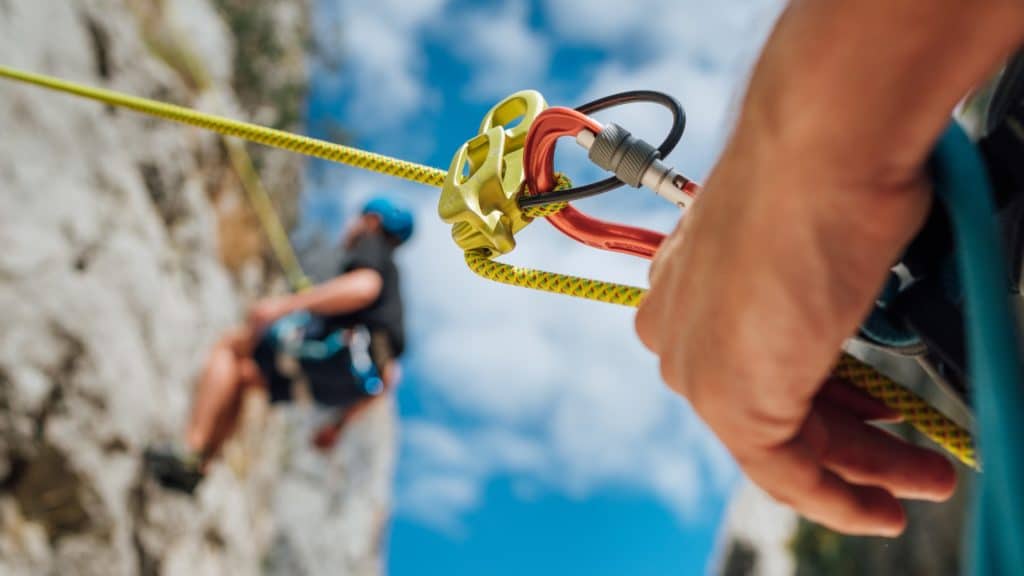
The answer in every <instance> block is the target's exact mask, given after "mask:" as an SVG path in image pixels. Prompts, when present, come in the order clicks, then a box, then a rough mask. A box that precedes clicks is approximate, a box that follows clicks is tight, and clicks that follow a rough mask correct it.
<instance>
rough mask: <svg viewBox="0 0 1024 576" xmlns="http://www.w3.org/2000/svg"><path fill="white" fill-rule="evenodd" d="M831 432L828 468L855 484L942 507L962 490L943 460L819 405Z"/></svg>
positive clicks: (826, 455) (823, 458)
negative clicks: (956, 492) (941, 503)
mask: <svg viewBox="0 0 1024 576" xmlns="http://www.w3.org/2000/svg"><path fill="white" fill-rule="evenodd" d="M817 410H819V411H820V413H821V414H822V416H823V419H824V421H825V422H826V426H827V427H828V442H827V446H826V448H825V450H824V452H823V454H822V456H821V461H822V463H823V464H824V465H825V467H827V468H829V469H830V470H832V471H834V472H835V473H837V474H838V475H839V476H841V477H842V478H844V479H845V480H847V481H849V482H853V483H856V484H864V485H873V486H879V487H881V488H884V489H886V490H887V491H889V492H890V493H892V494H894V495H895V496H897V497H899V498H913V499H916V500H931V501H935V502H942V501H945V500H947V499H949V497H950V496H951V495H952V494H953V491H954V490H955V489H956V471H955V470H954V469H953V465H952V464H950V463H949V461H948V460H946V459H945V458H944V457H943V456H941V455H939V454H937V453H935V452H933V451H931V450H928V449H925V448H922V447H920V446H914V445H913V444H910V443H909V442H906V441H904V440H903V439H901V438H898V437H896V436H893V435H892V434H889V433H888V432H886V431H884V430H880V429H878V428H876V427H874V426H871V425H869V424H866V423H864V422H862V421H860V420H858V419H857V418H855V417H854V416H853V415H851V414H849V413H847V412H845V411H844V410H842V409H841V408H837V407H834V406H829V405H827V403H822V402H819V403H818V405H817Z"/></svg>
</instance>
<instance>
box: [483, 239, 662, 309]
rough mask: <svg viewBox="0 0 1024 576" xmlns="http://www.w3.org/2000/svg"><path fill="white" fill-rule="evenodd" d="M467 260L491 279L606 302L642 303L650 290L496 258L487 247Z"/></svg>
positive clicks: (631, 304) (637, 304)
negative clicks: (515, 264) (546, 270)
mask: <svg viewBox="0 0 1024 576" xmlns="http://www.w3.org/2000/svg"><path fill="white" fill-rule="evenodd" d="M466 264H467V265H468V266H469V268H470V270H472V271H473V272H475V273H476V274H477V275H479V276H481V277H483V278H486V279H488V280H493V281H495V282H501V283H502V284H509V285H512V286H522V287H525V288H533V289H534V290H542V291H544V292H551V293H554V294H564V295H566V296H575V297H576V298H585V299H587V300H594V301H596V302H604V303H606V304H619V305H622V306H632V307H636V306H639V305H640V300H641V299H642V298H643V296H644V294H645V293H646V292H647V291H646V290H644V289H643V288H636V287H634V286H626V285H624V284H615V283H612V282H602V281H600V280H591V279H589V278H580V277H577V276H569V275H566V274H556V273H554V272H544V271H542V270H533V269H530V268H521V267H519V266H512V265H511V264H504V263H502V262H496V261H494V260H491V259H490V257H489V255H488V253H487V252H486V251H485V250H470V251H468V252H466Z"/></svg>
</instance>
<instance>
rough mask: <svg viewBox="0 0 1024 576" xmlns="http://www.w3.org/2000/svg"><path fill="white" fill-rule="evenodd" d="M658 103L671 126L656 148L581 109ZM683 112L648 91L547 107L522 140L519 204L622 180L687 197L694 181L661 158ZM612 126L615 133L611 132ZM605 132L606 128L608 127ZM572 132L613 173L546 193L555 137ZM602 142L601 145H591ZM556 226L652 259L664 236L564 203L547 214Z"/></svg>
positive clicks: (571, 196)
mask: <svg viewBox="0 0 1024 576" xmlns="http://www.w3.org/2000/svg"><path fill="white" fill-rule="evenodd" d="M635 101H647V102H656V103H659V104H662V105H664V106H665V107H666V108H668V109H669V110H670V111H671V112H672V115H673V120H674V121H673V128H672V130H671V131H670V132H669V135H668V137H666V139H665V142H663V143H662V145H661V146H659V147H658V148H654V147H652V146H650V145H648V144H646V143H645V142H643V141H640V140H637V139H636V138H633V137H632V136H630V135H629V133H628V132H627V131H625V130H623V129H621V128H618V127H616V126H615V125H609V126H608V128H605V127H604V126H602V125H601V124H600V123H598V122H597V121H595V120H593V119H592V118H590V117H589V116H588V115H587V114H586V113H584V112H583V111H590V112H592V111H597V110H601V109H605V108H610V107H613V106H618V105H620V104H624V103H627V102H635ZM684 127H685V114H684V113H683V110H682V107H681V106H680V105H679V104H678V103H677V102H676V101H675V100H674V99H673V98H671V97H669V96H667V95H664V94H661V93H658V92H649V91H640V92H629V93H624V94H618V95H613V96H609V97H607V98H603V99H601V100H597V101H595V102H592V103H589V104H585V105H584V106H581V107H580V108H578V109H576V110H571V109H568V108H558V107H555V108H549V109H548V110H545V111H544V112H543V113H541V114H540V115H538V117H537V119H536V120H534V123H533V127H532V128H531V129H530V134H529V136H528V137H527V141H526V159H525V172H526V173H525V178H526V185H527V188H526V189H527V191H528V195H526V196H524V197H523V198H522V199H520V201H519V204H520V206H521V207H527V206H534V205H539V204H545V203H548V202H560V201H567V200H575V199H579V198H585V197H588V196H592V195H595V194H600V193H603V192H607V191H609V190H612V189H615V188H617V187H619V186H622V185H623V184H626V183H628V184H631V185H633V186H635V187H636V186H639V185H641V184H644V185H647V186H648V187H651V188H654V189H655V190H656V191H658V190H659V188H665V189H667V190H670V192H661V195H663V196H667V197H669V199H670V200H672V201H673V202H674V203H676V204H684V203H685V202H688V201H689V199H690V198H692V197H693V196H694V195H695V194H696V192H697V185H696V184H695V183H693V182H692V181H690V180H689V179H687V178H685V177H683V176H682V175H681V174H678V173H677V172H675V171H674V170H672V169H670V168H668V167H666V166H664V165H663V164H662V163H661V162H660V160H659V159H660V158H661V157H664V156H665V155H667V154H668V153H669V152H671V151H672V149H673V148H674V147H675V145H676V144H677V143H678V141H679V139H680V137H681V136H682V133H683V129H684ZM613 130H614V133H613V132H612V131H613ZM606 131H607V132H606ZM564 136H572V137H574V138H576V139H577V141H578V142H580V143H581V144H582V145H584V146H585V147H588V148H590V152H591V153H590V157H591V159H594V160H597V161H598V162H597V163H598V164H599V165H601V166H602V167H605V168H610V169H612V170H613V171H614V172H616V176H613V177H611V178H608V179H606V180H603V181H601V182H598V183H595V184H592V185H589V186H584V187H581V188H576V189H572V190H567V191H562V192H557V193H553V194H552V193H550V191H551V189H552V187H553V186H554V151H555V145H556V144H557V142H558V140H559V139H560V138H562V137H564ZM602 137H603V138H604V140H607V142H605V141H600V145H599V146H594V144H595V143H598V142H599V139H601V138H602ZM548 221H549V222H551V224H552V225H553V226H555V228H557V229H558V230H559V231H561V232H562V233H563V234H566V235H567V236H569V237H570V238H573V239H574V240H576V241H578V242H581V243H583V244H586V245H588V246H592V247H595V248H599V249H602V250H610V251H613V252H620V253H623V254H629V255H632V256H638V257H641V258H648V259H649V258H653V257H654V254H655V253H656V252H657V250H658V247H659V246H660V245H661V242H662V241H663V240H664V238H665V236H664V234H661V233H658V232H653V231H651V230H646V229H643V228H637V227H633V226H626V225H623V224H616V223H614V222H608V221H604V220H599V219H597V218H593V217H590V216H587V215H586V214H584V213H582V212H580V211H579V210H576V209H575V208H573V207H572V206H568V207H566V208H565V209H563V210H561V211H560V212H558V213H556V214H554V215H551V216H549V217H548Z"/></svg>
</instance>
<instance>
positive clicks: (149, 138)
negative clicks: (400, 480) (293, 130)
mask: <svg viewBox="0 0 1024 576" xmlns="http://www.w3.org/2000/svg"><path fill="white" fill-rule="evenodd" d="M309 9H310V8H309V6H308V4H307V3H306V0H259V1H256V2H239V1H233V0H74V1H70V0H32V1H29V0H0V62H2V63H4V64H6V65H11V66H15V67H19V68H24V69H28V70H34V71H39V72H44V73H49V74H54V75H58V76H62V77H66V78H69V79H75V80H79V81H84V82H87V83H90V84H96V85H103V86H107V87H111V88H114V89H118V90H122V91H126V92H130V93H134V94H139V95H142V96H148V97H155V98H158V99H162V100H169V101H174V102H178V103H183V104H187V105H193V106H196V107H199V108H203V109H206V110H211V111H217V112H222V113H227V114H229V115H232V116H235V117H249V118H255V119H257V120H258V121H260V122H264V123H268V124H276V125H278V126H286V127H295V124H296V123H297V122H298V119H299V117H298V111H299V110H301V98H302V95H301V87H302V85H303V83H304V81H305V74H306V71H305V55H304V53H305V46H306V30H307V23H308V21H309V14H308V10H309ZM261 15H262V16H261ZM260 18H262V19H260ZM268 43H269V44H268ZM268 46H269V47H270V48H272V49H267V50H265V51H264V52H260V50H261V49H265V48H267V47H268ZM254 54H255V55H256V56H253V55H254ZM253 152H254V154H256V161H257V166H258V167H259V168H260V171H261V175H262V176H263V177H264V179H265V181H266V183H267V186H268V188H270V189H271V190H272V191H273V192H274V193H275V201H276V202H278V203H279V206H280V207H281V208H283V209H284V212H285V213H286V214H290V215H291V217H294V213H295V212H294V206H295V201H294V199H295V196H296V193H297V191H298V188H299V185H300V181H301V170H302V164H301V159H297V158H294V157H292V156H289V155H284V154H278V153H269V152H265V151H259V150H253ZM0 205H2V209H0V241H2V248H0V311H2V312H0V574H104V575H105V574H188V575H200V574H258V573H262V572H264V571H267V570H271V571H274V572H279V573H312V574H318V573H324V572H325V571H329V572H330V573H368V572H374V571H378V570H379V558H378V554H379V534H380V531H381V526H382V524H383V522H384V520H383V518H384V517H385V516H386V511H387V503H388V498H387V491H388V488H389V478H390V473H391V466H392V464H391V461H392V458H393V446H392V444H393V443H392V442H391V441H390V440H391V438H392V434H393V415H392V410H391V407H390V406H385V405H382V406H380V407H378V409H377V410H376V411H375V412H374V413H372V414H371V415H370V416H369V417H368V418H366V419H365V421H364V422H362V423H361V424H360V426H358V427H357V428H356V429H355V430H353V432H352V433H351V434H350V435H348V437H347V438H346V439H345V441H344V442H342V445H341V446H339V448H338V450H337V451H336V453H335V454H331V455H329V456H328V457H322V456H315V455H312V454H311V453H309V451H308V449H307V448H306V446H307V444H308V443H307V442H305V441H304V440H305V439H304V438H302V437H301V436H302V428H301V427H299V426H297V425H295V424H294V423H304V422H307V421H308V420H307V419H304V418H301V417H294V418H280V417H274V416H272V415H267V413H266V411H265V410H261V409H259V408H258V406H259V403H258V402H252V403H251V404H252V406H253V409H251V410H249V411H248V414H247V422H248V424H247V426H246V427H245V430H244V432H243V434H241V435H240V438H238V439H236V440H235V441H234V442H233V444H232V445H231V446H229V448H228V450H227V453H226V458H225V459H224V463H222V464H220V465H218V466H215V467H214V469H213V470H212V473H211V477H210V478H209V479H208V480H207V482H205V483H204V485H203V487H202V488H201V490H200V491H199V493H198V495H197V496H196V497H195V498H186V497H182V496H178V495H175V494H171V493H168V492H166V491H164V490H162V489H161V488H159V487H158V486H156V485H155V484H153V483H152V482H151V481H149V480H147V479H146V478H145V476H144V475H143V473H142V470H141V461H140V453H141V450H142V448H143V446H145V445H146V444H147V443H149V442H152V441H154V440H158V439H161V438H169V437H173V436H175V435H177V434H178V433H179V431H180V429H181V426H182V424H183V421H184V418H185V414H186V412H187V409H188V404H189V400H190V399H189V396H190V392H191V387H192V380H193V377H194V375H195V372H196V370H197V369H198V367H199V364H200V362H201V360H202V357H203V354H204V349H205V348H206V347H207V346H208V345H209V344H210V342H211V341H212V340H213V338H215V337H216V334H217V333H218V332H219V331H220V330H222V329H224V328H225V327H227V326H229V325H231V324H232V323H233V322H235V321H237V319H238V317H239V314H240V312H241V311H242V310H243V309H244V305H245V301H246V299H247V298H249V297H251V296H252V295H253V294H256V293H257V292H259V291H262V290H265V289H267V288H268V287H269V286H272V285H273V284H274V282H273V281H272V279H273V277H274V274H273V273H272V272H271V270H272V267H271V266H270V260H269V257H268V256H267V254H266V250H265V248H264V245H263V242H262V239H261V237H260V235H259V231H258V229H257V228H256V227H255V226H254V221H253V218H252V215H251V213H250V212H249V211H248V210H247V209H246V207H245V203H244V197H243V195H242V193H241V190H240V188H239V184H238V179H237V177H236V176H235V175H234V172H233V170H232V167H231V165H230V163H229V162H228V160H227V156H226V154H225V153H224V144H223V142H222V140H221V139H220V138H219V137H218V136H215V135H212V134H206V133H202V132H199V131H196V130H192V129H186V128H182V127H180V126H176V125H171V124H168V123H165V122H162V121H155V120H151V119H147V118H143V117H141V116H138V115H136V114H134V113H130V112H126V111H120V110H114V109H111V108H107V107H103V106H100V105H97V104H94V103H89V102H83V101H79V100H75V99H72V98H69V97H67V96H63V95H54V94H49V93H46V92H43V91H40V90H38V89H34V88H27V87H21V86H16V85H13V84H10V83H6V82H3V83H0ZM289 438H294V441H289ZM304 458H305V459H307V460H308V462H307V468H309V467H312V472H309V470H306V471H303V469H302V468H301V466H300V465H301V463H302V462H303V459H304ZM309 462H311V464H310V463H309ZM296 470H298V471H296ZM297 478H298V480H297ZM279 489H281V490H290V492H287V494H290V495H291V500H287V499H285V500H282V496H281V494H282V492H281V491H280V490H279ZM275 494H278V496H279V497H278V498H277V500H276V501H275ZM326 499H330V503H331V505H330V506H323V505H320V504H319V503H321V502H322V501H324V500H326ZM275 502H276V504H275ZM293 502H294V505H293ZM318 523H319V525H322V526H324V527H326V528H327V531H320V532H315V533H314V532H311V530H312V528H314V527H316V526H317V524H318ZM311 534H312V535H311ZM314 536H315V537H314ZM327 538H330V539H333V540H331V541H330V543H331V544H333V545H332V546H328V545H326V542H327V541H326V540H325V539H327ZM318 554H319V555H318Z"/></svg>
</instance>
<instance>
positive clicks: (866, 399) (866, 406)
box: [819, 378, 903, 422]
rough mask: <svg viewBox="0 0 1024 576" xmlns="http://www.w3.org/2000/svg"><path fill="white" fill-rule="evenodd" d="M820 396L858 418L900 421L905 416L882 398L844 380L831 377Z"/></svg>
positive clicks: (876, 420)
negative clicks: (883, 401)
mask: <svg viewBox="0 0 1024 576" xmlns="http://www.w3.org/2000/svg"><path fill="white" fill-rule="evenodd" d="M819 397H820V398H823V399H825V400H827V401H828V402H829V403H830V404H832V405H834V406H841V407H843V408H845V409H847V410H848V411H849V412H850V413H851V414H853V415H854V416H855V417H856V418H859V419H861V420H871V421H875V422H899V421H901V420H903V416H901V415H900V413H899V412H897V411H896V410H893V409H892V408H889V407H888V406H886V405H885V404H883V403H882V402H881V401H880V400H876V399H874V398H872V397H871V396H868V395H867V393H865V392H861V391H860V390H858V389H857V388H854V387H853V386H851V385H850V384H847V383H846V382H843V381H842V380H836V379H834V378H830V379H829V380H827V381H826V382H825V385H824V386H823V387H822V389H821V391H820V392H819Z"/></svg>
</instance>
